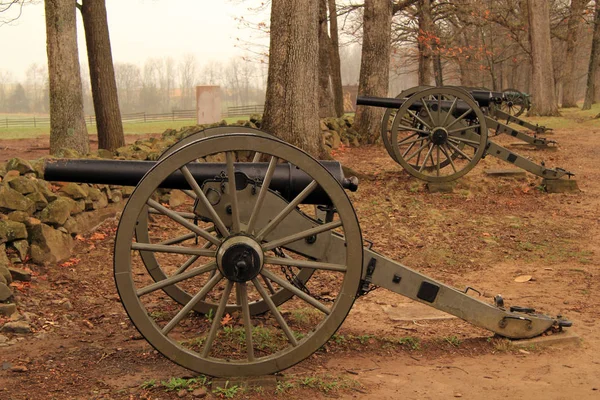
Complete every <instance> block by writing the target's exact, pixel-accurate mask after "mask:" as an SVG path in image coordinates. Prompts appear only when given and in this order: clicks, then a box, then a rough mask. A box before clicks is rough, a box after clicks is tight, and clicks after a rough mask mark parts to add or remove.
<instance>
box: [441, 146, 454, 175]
mask: <svg viewBox="0 0 600 400" xmlns="http://www.w3.org/2000/svg"><path fill="white" fill-rule="evenodd" d="M442 153H444V155H445V156H446V158H447V159H448V161H450V165H452V169H453V170H454V172H455V173H456V166H455V165H454V160H453V159H452V157H451V156H450V155H449V154H448V153H450V149H448V152H446V149H445V148H443V147H442Z"/></svg>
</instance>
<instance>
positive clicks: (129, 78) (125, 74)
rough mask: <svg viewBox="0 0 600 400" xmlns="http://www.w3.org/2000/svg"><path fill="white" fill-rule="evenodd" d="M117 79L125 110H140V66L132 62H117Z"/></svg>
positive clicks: (122, 105) (120, 97) (121, 101)
mask: <svg viewBox="0 0 600 400" xmlns="http://www.w3.org/2000/svg"><path fill="white" fill-rule="evenodd" d="M115 80H116V82H117V89H118V91H119V100H120V103H121V107H122V109H123V111H124V112H135V111H138V109H137V107H138V94H139V90H140V87H141V80H140V69H139V67H138V66H137V65H135V64H131V63H115Z"/></svg>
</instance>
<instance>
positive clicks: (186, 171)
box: [180, 165, 229, 236]
mask: <svg viewBox="0 0 600 400" xmlns="http://www.w3.org/2000/svg"><path fill="white" fill-rule="evenodd" d="M180 171H181V173H182V174H183V177H184V178H185V180H186V181H187V183H188V185H190V187H191V188H192V190H193V191H194V193H195V194H196V197H197V199H198V200H199V201H200V204H202V206H203V207H204V208H205V209H206V210H207V211H208V214H209V215H210V217H211V218H212V220H213V222H214V224H215V226H216V227H217V229H218V230H219V232H220V233H221V235H223V236H226V235H227V234H229V231H228V230H227V227H225V224H224V223H223V221H222V220H221V217H219V214H217V211H216V210H215V209H214V207H213V206H212V204H210V201H208V199H207V198H206V195H205V194H204V192H203V191H202V189H201V188H200V186H199V185H198V182H196V179H195V178H194V177H193V175H192V173H191V172H190V170H189V169H188V167H186V166H185V165H184V166H183V167H181V168H180Z"/></svg>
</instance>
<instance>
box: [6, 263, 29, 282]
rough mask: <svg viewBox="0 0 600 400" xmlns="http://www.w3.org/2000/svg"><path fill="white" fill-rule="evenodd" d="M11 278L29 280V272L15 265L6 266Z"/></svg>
mask: <svg viewBox="0 0 600 400" xmlns="http://www.w3.org/2000/svg"><path fill="white" fill-rule="evenodd" d="M8 270H9V271H10V275H11V276H12V278H13V280H15V281H21V282H29V281H31V272H30V271H27V270H24V269H22V268H17V267H8Z"/></svg>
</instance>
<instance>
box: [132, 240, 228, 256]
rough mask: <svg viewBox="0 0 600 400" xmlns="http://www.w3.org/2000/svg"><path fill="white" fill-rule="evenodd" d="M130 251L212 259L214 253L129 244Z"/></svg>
mask: <svg viewBox="0 0 600 400" xmlns="http://www.w3.org/2000/svg"><path fill="white" fill-rule="evenodd" d="M131 249H132V250H141V251H152V252H156V253H173V254H187V255H190V256H204V257H214V256H215V254H216V251H214V250H208V249H197V248H194V247H183V246H165V245H163V244H151V243H131Z"/></svg>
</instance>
